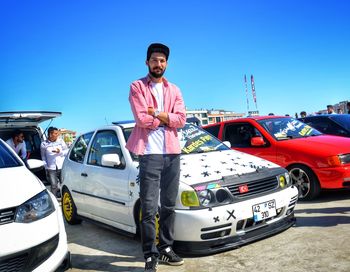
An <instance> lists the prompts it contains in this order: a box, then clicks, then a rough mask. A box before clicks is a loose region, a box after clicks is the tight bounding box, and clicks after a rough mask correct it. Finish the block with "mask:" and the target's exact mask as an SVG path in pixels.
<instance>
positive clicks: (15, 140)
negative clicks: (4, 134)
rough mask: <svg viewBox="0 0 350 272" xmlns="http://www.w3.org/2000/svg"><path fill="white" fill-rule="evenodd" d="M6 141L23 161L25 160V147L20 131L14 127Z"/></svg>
mask: <svg viewBox="0 0 350 272" xmlns="http://www.w3.org/2000/svg"><path fill="white" fill-rule="evenodd" d="M6 143H7V144H8V145H9V146H11V148H12V149H13V150H14V151H15V152H16V153H17V155H18V156H20V157H21V159H22V160H23V161H26V159H27V148H26V143H25V141H24V134H23V132H22V131H20V130H19V129H16V130H15V131H14V132H13V134H12V138H10V139H8V140H7V141H6Z"/></svg>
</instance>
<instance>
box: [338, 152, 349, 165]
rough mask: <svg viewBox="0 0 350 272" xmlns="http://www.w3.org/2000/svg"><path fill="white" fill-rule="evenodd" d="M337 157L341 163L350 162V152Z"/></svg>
mask: <svg viewBox="0 0 350 272" xmlns="http://www.w3.org/2000/svg"><path fill="white" fill-rule="evenodd" d="M339 159H340V162H341V163H342V164H345V163H350V154H344V155H339Z"/></svg>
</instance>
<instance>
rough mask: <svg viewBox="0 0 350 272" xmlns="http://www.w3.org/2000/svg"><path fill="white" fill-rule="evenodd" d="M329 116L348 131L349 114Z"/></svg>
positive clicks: (349, 124)
mask: <svg viewBox="0 0 350 272" xmlns="http://www.w3.org/2000/svg"><path fill="white" fill-rule="evenodd" d="M329 118H330V119H332V120H333V121H335V122H336V123H337V124H339V125H341V126H342V127H344V128H345V129H346V130H347V131H350V114H337V115H333V116H330V117H329Z"/></svg>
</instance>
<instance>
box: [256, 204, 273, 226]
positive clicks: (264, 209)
mask: <svg viewBox="0 0 350 272" xmlns="http://www.w3.org/2000/svg"><path fill="white" fill-rule="evenodd" d="M275 215H276V201H275V200H274V199H273V200H269V201H266V202H263V203H260V204H256V205H253V218H254V222H259V221H262V220H265V219H267V218H270V217H273V216H275Z"/></svg>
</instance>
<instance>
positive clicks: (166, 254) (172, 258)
mask: <svg viewBox="0 0 350 272" xmlns="http://www.w3.org/2000/svg"><path fill="white" fill-rule="evenodd" d="M159 260H160V261H161V262H164V263H167V264H170V265H182V264H183V263H184V260H183V259H182V258H181V257H179V256H177V255H176V253H175V252H174V250H173V249H172V248H171V247H167V248H165V249H163V250H162V251H161V252H160V256H159Z"/></svg>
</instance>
